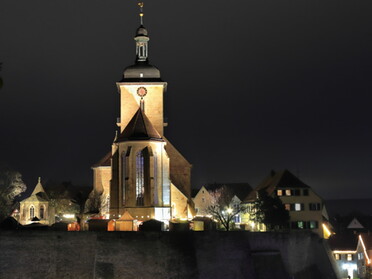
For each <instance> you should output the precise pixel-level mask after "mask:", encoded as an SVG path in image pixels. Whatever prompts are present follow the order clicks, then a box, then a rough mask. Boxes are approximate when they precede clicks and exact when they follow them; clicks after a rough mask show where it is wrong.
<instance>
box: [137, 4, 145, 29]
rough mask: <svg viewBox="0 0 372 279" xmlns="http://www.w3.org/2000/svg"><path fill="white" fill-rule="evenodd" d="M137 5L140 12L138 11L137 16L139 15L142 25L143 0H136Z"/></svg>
mask: <svg viewBox="0 0 372 279" xmlns="http://www.w3.org/2000/svg"><path fill="white" fill-rule="evenodd" d="M138 6H139V7H140V13H139V16H140V20H141V25H143V6H144V4H143V2H138Z"/></svg>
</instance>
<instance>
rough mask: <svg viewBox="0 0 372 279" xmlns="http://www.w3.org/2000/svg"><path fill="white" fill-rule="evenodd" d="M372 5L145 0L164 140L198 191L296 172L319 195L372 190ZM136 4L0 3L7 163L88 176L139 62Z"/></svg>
mask: <svg viewBox="0 0 372 279" xmlns="http://www.w3.org/2000/svg"><path fill="white" fill-rule="evenodd" d="M371 14H372V2H371V1H362V0H355V1H349V0H312V1H308V0H296V1H293V0H291V1H288V0H287V1H278V0H254V1H236V0H235V1H231V0H219V1H215V0H214V1H211V0H207V1H196V0H191V1H190V0H189V1H174V0H151V1H150V0H148V1H146V2H145V26H146V27H147V29H148V31H149V35H150V39H151V40H150V52H149V55H150V61H151V63H152V64H154V65H156V66H157V67H158V68H159V69H160V70H161V74H162V78H163V79H164V80H165V81H167V82H168V91H167V93H166V95H165V106H166V117H168V120H169V127H168V128H166V131H165V133H166V136H167V137H168V138H169V139H170V140H171V141H172V142H173V144H174V145H175V146H176V147H177V148H178V149H179V150H180V151H181V152H182V153H183V154H184V155H185V157H186V158H187V159H188V160H189V161H190V162H191V163H192V164H193V166H194V167H193V187H195V188H196V187H200V186H201V185H202V184H203V183H207V182H248V183H250V184H251V185H252V186H256V185H257V183H259V182H260V181H261V180H262V179H263V178H264V177H265V176H266V175H268V173H269V172H270V170H271V169H275V170H281V169H284V168H287V169H289V170H290V171H292V172H293V173H294V174H296V175H299V177H300V179H302V180H303V181H304V182H305V183H307V184H309V185H310V186H312V187H313V188H314V189H315V191H316V192H318V193H319V194H320V195H322V196H323V197H325V198H347V197H359V198H361V197H365V198H367V197H369V198H370V197H372V187H371V186H372V185H371V182H372V170H371V166H372V145H371V142H372V129H371V120H372V112H371V104H372V102H371V101H372V97H371V92H372V84H371V76H372V75H371V74H372V16H371ZM138 25H139V20H138V8H137V5H136V1H135V0H130V1H129V0H125V1H124V0H120V1H119V0H109V1H102V0H79V1H50V0H33V1H29V0H19V1H5V0H3V1H1V2H0V40H1V41H0V61H2V62H3V70H2V72H1V76H2V77H3V79H4V87H3V88H2V89H1V90H0V128H1V134H0V161H3V162H7V163H9V164H10V165H12V166H13V167H14V168H16V169H17V170H19V171H20V172H21V173H22V174H23V176H24V180H25V182H26V183H27V185H28V186H29V187H34V184H36V182H37V177H38V176H42V177H43V178H44V181H48V180H64V181H66V180H72V182H73V183H85V184H91V174H92V171H91V169H90V166H91V165H92V164H94V163H95V162H96V161H98V160H99V159H100V158H101V157H102V156H103V155H104V154H105V153H106V152H107V151H109V150H110V148H111V143H112V140H113V137H114V133H115V132H114V131H115V129H116V126H115V122H116V117H118V116H119V94H118V93H117V89H116V84H115V82H116V81H118V80H120V79H121V75H122V72H123V69H124V68H125V67H126V66H128V65H130V64H132V63H133V62H134V58H135V48H134V40H133V36H134V33H135V30H136V28H137V27H138Z"/></svg>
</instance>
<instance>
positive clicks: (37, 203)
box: [19, 177, 55, 226]
mask: <svg viewBox="0 0 372 279" xmlns="http://www.w3.org/2000/svg"><path fill="white" fill-rule="evenodd" d="M19 214H20V218H19V223H20V224H22V225H28V224H31V223H32V222H33V221H32V220H33V219H34V218H35V217H36V218H37V219H38V220H39V221H38V222H39V223H40V224H44V225H49V226H50V225H53V224H54V222H55V210H54V207H53V206H52V205H51V203H50V200H49V197H48V195H47V194H46V193H45V191H44V188H43V186H42V184H41V178H40V177H39V180H38V183H37V184H36V186H35V189H34V191H33V192H32V194H31V195H30V196H29V197H28V198H26V199H24V200H23V201H21V202H20V212H19Z"/></svg>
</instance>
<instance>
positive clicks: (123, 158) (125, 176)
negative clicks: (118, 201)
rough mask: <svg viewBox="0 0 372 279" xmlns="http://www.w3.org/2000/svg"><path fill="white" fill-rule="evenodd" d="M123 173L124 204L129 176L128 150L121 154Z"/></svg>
mask: <svg viewBox="0 0 372 279" xmlns="http://www.w3.org/2000/svg"><path fill="white" fill-rule="evenodd" d="M121 173H122V177H121V180H122V185H123V187H122V192H123V204H125V190H126V189H125V188H126V183H127V182H126V178H127V156H126V152H123V154H122V156H121Z"/></svg>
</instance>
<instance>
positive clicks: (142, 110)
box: [92, 4, 194, 223]
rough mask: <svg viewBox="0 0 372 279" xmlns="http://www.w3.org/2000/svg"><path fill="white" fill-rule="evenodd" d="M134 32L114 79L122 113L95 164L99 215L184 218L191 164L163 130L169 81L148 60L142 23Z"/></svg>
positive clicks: (188, 209)
mask: <svg viewBox="0 0 372 279" xmlns="http://www.w3.org/2000/svg"><path fill="white" fill-rule="evenodd" d="M139 5H140V8H141V11H140V26H139V27H138V28H137V30H136V33H135V37H134V40H135V55H136V56H135V63H134V65H131V66H129V67H127V68H125V70H124V73H123V78H122V80H121V81H119V82H117V88H118V92H119V94H120V118H118V121H117V125H118V127H119V130H120V131H119V132H117V134H116V136H115V139H114V141H113V143H112V146H111V151H110V152H108V153H107V154H106V156H104V157H103V158H102V159H101V160H100V161H99V162H98V163H97V164H95V165H94V166H93V167H92V169H93V187H94V191H95V192H96V193H97V194H98V195H100V197H101V207H100V215H101V216H104V217H105V218H106V219H119V218H121V217H122V216H124V214H126V216H128V213H129V215H130V216H132V217H133V218H134V220H137V221H138V222H139V223H141V222H143V221H146V220H150V219H157V220H159V221H162V222H165V223H168V222H169V221H170V220H185V219H188V218H192V216H193V215H194V206H193V203H192V200H191V168H192V165H191V164H190V163H189V162H188V161H187V160H186V159H185V157H184V156H183V155H182V154H181V153H180V152H179V151H178V150H177V149H176V148H175V147H174V146H173V145H172V144H171V143H170V142H169V140H168V139H167V138H166V137H165V136H164V128H165V127H166V125H167V123H165V122H164V107H163V106H164V105H163V104H164V102H163V98H164V95H165V93H166V90H167V83H166V82H165V81H163V80H162V78H161V75H160V71H159V69H158V68H156V67H155V66H153V65H151V64H150V62H149V55H148V54H149V40H150V37H149V34H148V31H147V29H146V28H145V27H144V25H143V16H144V14H143V10H142V8H143V4H139Z"/></svg>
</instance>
